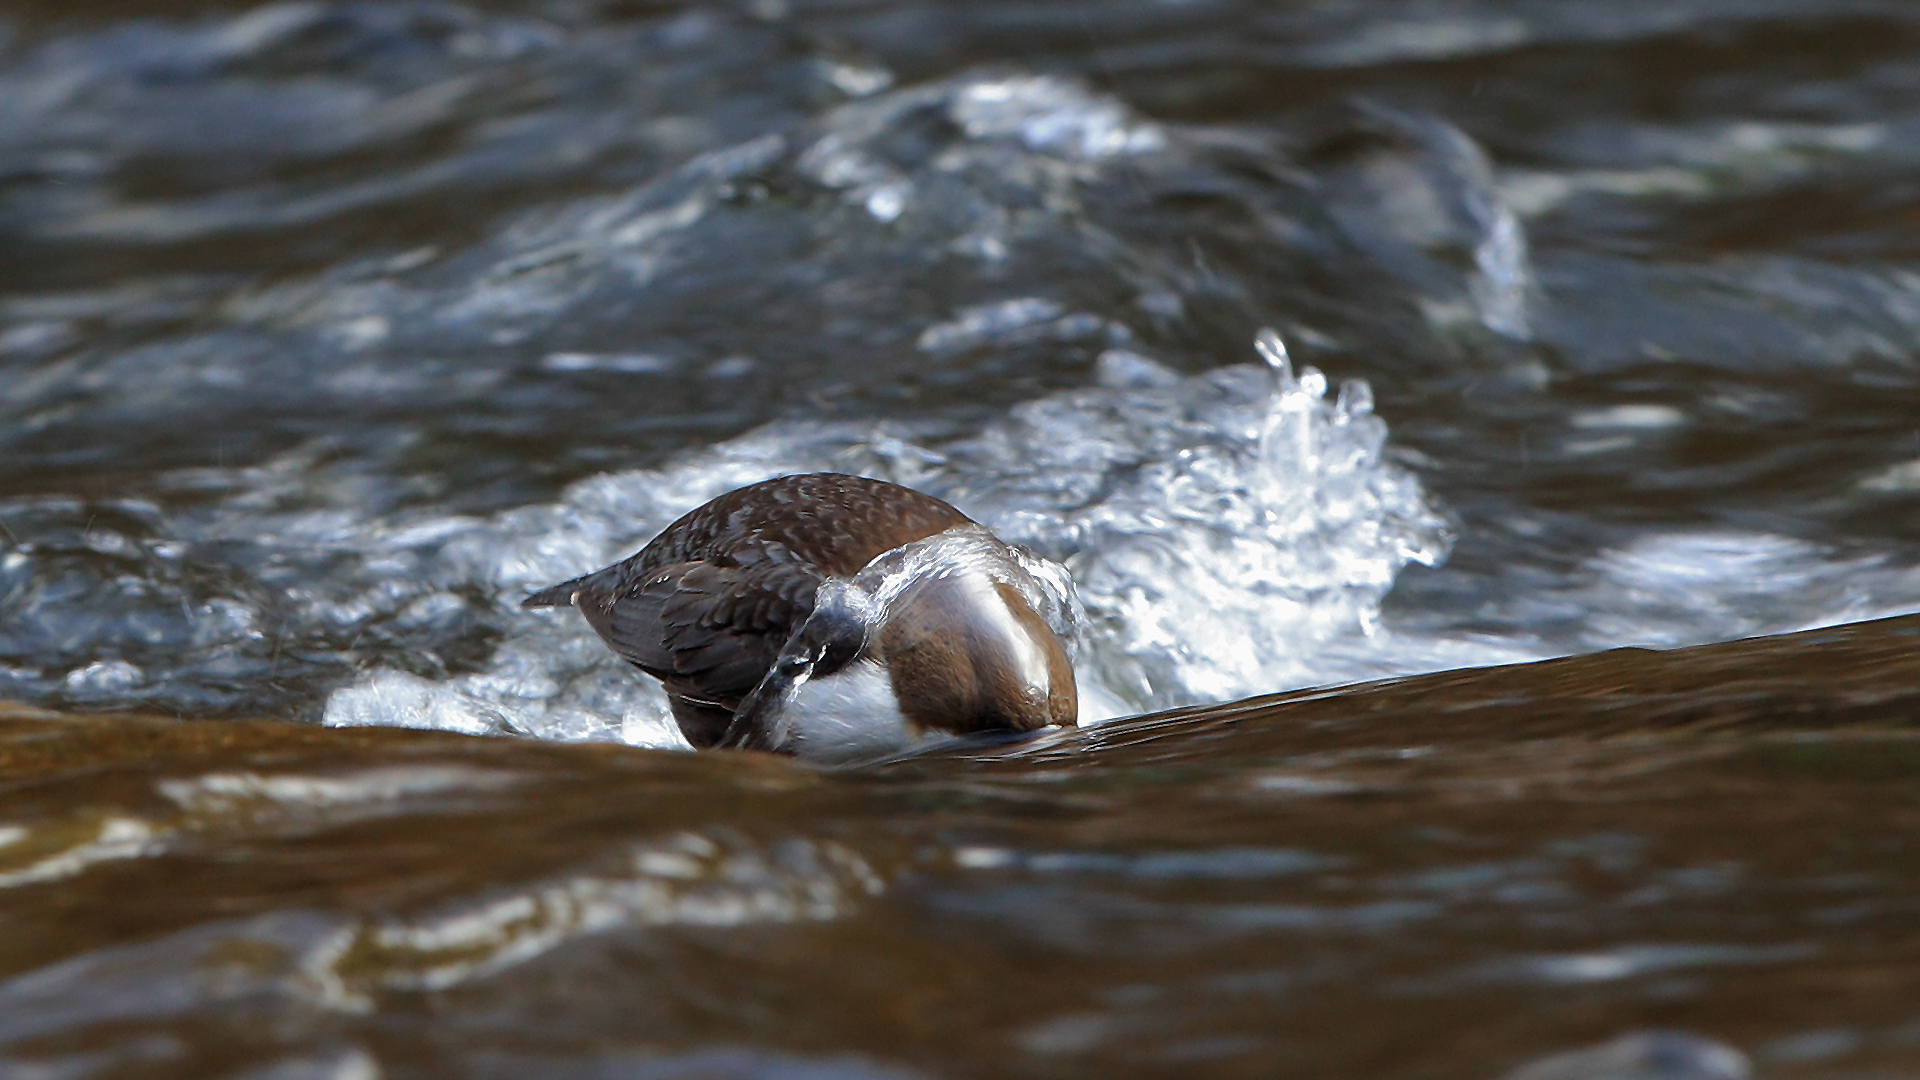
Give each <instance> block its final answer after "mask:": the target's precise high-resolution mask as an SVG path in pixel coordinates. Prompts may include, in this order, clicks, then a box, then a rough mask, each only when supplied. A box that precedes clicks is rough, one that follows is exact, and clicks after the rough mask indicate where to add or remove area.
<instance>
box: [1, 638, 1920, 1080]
mask: <svg viewBox="0 0 1920 1080" xmlns="http://www.w3.org/2000/svg"><path fill="white" fill-rule="evenodd" d="M1916 638H1920V619H1916V618H1903V619H1896V620H1890V621H1884V622H1880V623H1872V624H1861V625H1858V626H1853V627H1846V628H1842V629H1838V630H1832V631H1816V632H1813V633H1810V634H1805V635H1800V636H1798V637H1788V638H1780V639H1766V640H1759V641H1752V642H1737V643H1733V644H1729V645H1722V646H1707V647H1702V648H1697V649H1690V650H1682V651H1678V652H1672V653H1648V652H1643V651H1639V650H1626V651H1620V652H1613V653H1606V654H1600V655H1596V656H1592V657H1582V658H1575V659H1570V660H1563V661H1552V662H1547V663H1542V664H1536V665H1526V666H1520V667H1513V668H1502V669H1490V670H1486V671H1478V672H1466V673H1458V674H1443V675H1435V676H1420V677H1413V678H1409V679H1406V680H1402V681H1397V682H1389V683H1385V684H1380V685H1377V686H1371V687H1363V688H1360V689H1357V690H1351V691H1336V692H1331V693H1328V692H1313V693H1306V694H1295V695H1284V696H1281V697H1278V698H1273V699H1267V700H1262V701H1255V702H1249V703H1245V704H1242V705H1236V706H1231V707H1221V708H1212V709H1202V710H1192V711H1188V712H1185V713H1175V714H1167V715H1163V716H1158V717H1149V718H1143V719H1140V720H1135V721H1128V722H1123V723H1117V724H1114V725H1110V726H1107V727H1104V728H1101V729H1099V730H1097V731H1094V732H1090V733H1087V734H1084V735H1076V736H1069V737H1066V738H1062V739H1057V740H1054V741H1051V742H1049V743H1047V744H1045V745H1016V746H1009V747H1000V748H992V749H987V750H984V751H982V752H979V753H954V754H948V755H941V756H936V757H930V758H926V759H921V760H913V761H907V762H902V763H898V764H895V765H891V766H881V767H876V768H867V769H860V770H855V771H850V772H820V771H816V770H812V769H808V768H806V767H803V766H800V765H797V764H795V763H793V762H790V761H787V760H783V759H778V758H773V757H768V756H761V755H755V754H745V753H716V754H710V755H699V756H696V755H689V754H685V753H678V752H671V751H651V750H635V749H628V748H623V747H612V746H604V745H590V746H564V745H552V744H540V743H533V742H528V741H525V740H506V739H472V738H465V737H461V736H455V735H444V734H438V733H423V732H405V731H399V730H390V729H362V730H353V731H329V730H324V729H316V728H312V727H309V726H304V725H291V724H284V723H272V722H251V721H249V722H214V723H208V722H201V723H193V722H177V721H168V720H160V719H146V718H138V717H128V716H116V717H103V718H94V717H61V716H51V715H38V714H35V713H33V712H32V711H31V710H18V711H16V712H15V713H13V714H10V715H9V717H8V718H7V719H6V720H5V721H4V728H0V731H4V736H3V737H4V742H0V768H4V769H5V773H6V775H7V776H8V777H9V779H8V781H7V784H6V789H5V790H6V801H7V806H8V807H9V821H10V822H13V823H17V826H18V827H23V828H24V829H25V830H26V833H25V835H24V836H23V837H18V838H16V839H14V840H13V842H12V843H11V844H9V845H8V846H7V847H6V848H0V855H3V856H4V862H3V863H0V881H4V882H5V885H6V888H5V889H4V892H0V918H4V920H5V925H6V926H7V928H8V933H7V935H6V938H5V945H4V947H3V950H0V978H4V982H0V1002H3V1003H4V1009H0V1040H4V1041H3V1042H0V1045H4V1047H5V1054H6V1060H7V1062H8V1068H9V1069H11V1070H14V1071H12V1072H9V1073H8V1075H20V1076H42V1075H48V1076H51V1075H61V1076H65V1075H89V1076H93V1075H98V1076H142V1077H160V1076H169V1077H171V1076H181V1077H186V1076H213V1075H235V1074H236V1073H235V1070H240V1069H242V1068H255V1069H259V1068H262V1067H264V1066H265V1065H266V1064H268V1063H279V1066H280V1067H282V1068H285V1069H287V1070H288V1071H285V1072H281V1073H271V1075H300V1076H307V1075H313V1076H320V1075H326V1076H363V1075H393V1076H649V1077H650V1076H806V1077H813V1076H822V1077H825V1076H849V1077H865V1076H899V1075H928V1076H1029V1075H1031V1076H1173V1075H1207V1076H1272V1075H1275V1074H1297V1075H1311V1076H1378V1077H1476V1076H1494V1075H1497V1074H1499V1073H1501V1072H1503V1071H1505V1070H1508V1069H1510V1068H1512V1067H1514V1066H1516V1065H1518V1064H1520V1063H1522V1062H1523V1061H1525V1060H1526V1059H1528V1058H1530V1057H1533V1056H1537V1055H1541V1054H1544V1053H1547V1052H1550V1051H1555V1050H1561V1049H1565V1048H1568V1047H1575V1046H1582V1045H1585V1044H1588V1043H1594V1042H1599V1041H1603V1040H1605V1039H1607V1038H1610V1037H1612V1036H1614V1035H1616V1034H1618V1033H1619V1032H1621V1031H1625V1030H1633V1029H1639V1028H1647V1027H1659V1028H1680V1029H1686V1030H1690V1031H1693V1032H1697V1033H1705V1034H1709V1035H1712V1036H1714V1037H1717V1038H1719V1039H1722V1040H1727V1041H1730V1042H1731V1043H1733V1044H1734V1045H1737V1046H1741V1047H1744V1048H1746V1049H1747V1050H1748V1051H1749V1052H1750V1053H1752V1054H1753V1055H1754V1056H1755V1057H1756V1058H1757V1059H1758V1068H1759V1070H1760V1072H1761V1074H1762V1075H1766V1076H1782V1077H1786V1076H1842V1075H1844V1076H1868V1075H1871V1076H1892V1075H1906V1074H1908V1073H1910V1072H1911V1071H1913V1070H1916V1069H1920V956H1916V955H1915V940H1914V936H1913V934H1912V933H1911V926H1912V924H1913V919H1914V913H1915V906H1916V903H1920V901H1916V899H1915V898H1916V895H1920V893H1917V892H1916V890H1917V889H1920V862H1916V859H1915V847H1914V840H1913V837H1914V835H1915V829H1916V827H1920V800H1917V799H1916V796H1915V794H1914V792H1915V790H1916V789H1915V783H1914V782H1915V778H1916V776H1920V742H1916V741H1915V739H1914V737H1913V736H1914V733H1913V731H1912V717H1913V716H1914V714H1915V708H1916V705H1920V690H1916V685H1920V679H1917V678H1916V675H1920V659H1916V652H1915V649H1914V643H1915V641H1916ZM295 1060H298V1061H304V1062H306V1063H307V1066H303V1067H306V1068H309V1069H310V1071H304V1072H296V1071H292V1070H293V1067H294V1066H293V1061H295ZM374 1063H377V1065H376V1064H374ZM1693 1067H1694V1068H1699V1066H1698V1065H1697V1064H1696V1065H1695V1066H1693ZM355 1069H359V1070H361V1071H354V1070H355ZM34 1070H39V1071H34ZM247 1075H269V1073H266V1072H258V1073H247ZM1576 1075H1619V1074H1612V1073H1601V1072H1592V1071H1589V1072H1584V1073H1576ZM1632 1075H1635V1076H1667V1077H1688V1076H1710V1075H1714V1074H1712V1073H1705V1072H1698V1071H1687V1067H1686V1063H1685V1062H1682V1063H1681V1064H1679V1065H1672V1066H1669V1068H1668V1070H1667V1071H1647V1072H1640V1073H1634V1074H1632Z"/></svg>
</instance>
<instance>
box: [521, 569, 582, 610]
mask: <svg viewBox="0 0 1920 1080" xmlns="http://www.w3.org/2000/svg"><path fill="white" fill-rule="evenodd" d="M592 576H593V575H591V574H588V575H587V577H592ZM587 577H577V578H574V579H573V580H572V581H563V582H561V583H560V584H558V585H549V586H547V587H546V588H544V589H541V590H540V591H539V592H537V593H534V594H533V595H532V596H529V597H527V598H526V599H525V600H522V601H520V606H521V607H523V608H543V607H572V606H573V598H574V597H576V596H578V595H579V594H580V586H582V585H585V584H586V583H587Z"/></svg>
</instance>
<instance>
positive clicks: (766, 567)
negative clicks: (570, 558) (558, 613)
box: [575, 545, 820, 709]
mask: <svg viewBox="0 0 1920 1080" xmlns="http://www.w3.org/2000/svg"><path fill="white" fill-rule="evenodd" d="M819 584H820V578H819V574H818V572H817V571H814V570H813V569H812V568H810V567H808V566H806V565H805V564H803V563H801V562H800V561H799V560H797V559H793V558H792V557H791V556H790V555H789V554H788V553H787V552H785V550H784V549H781V548H779V546H778V545H770V547H769V549H765V550H755V551H752V552H750V553H747V557H746V558H745V559H742V560H732V559H729V560H693V561H690V562H681V563H672V564H669V565H667V566H663V567H660V568H658V569H656V570H653V571H651V572H649V573H646V574H644V575H641V576H639V577H636V578H630V579H629V581H628V583H627V584H625V585H624V586H622V585H621V584H620V582H619V580H618V578H615V577H609V578H607V579H604V581H603V582H602V583H596V582H594V581H593V580H592V579H591V577H589V579H587V580H585V581H584V582H583V583H582V584H581V585H580V586H579V587H578V589H577V599H576V600H575V604H576V606H578V607H579V608H580V610H581V612H582V613H583V614H585V615H586V617H587V622H588V623H589V624H590V625H592V627H593V629H594V631H595V632H596V633H598V634H599V635H600V637H601V639H602V640H604V641H605V642H606V643H607V645H608V646H609V647H611V648H612V649H613V651H614V652H615V653H618V654H619V655H620V656H621V657H623V658H624V659H626V660H627V661H629V662H631V663H632V664H634V665H635V666H637V667H639V668H641V669H642V670H644V671H646V672H647V673H648V674H650V675H653V676H655V677H657V678H659V679H660V680H661V681H662V682H664V683H665V684H666V686H667V689H668V690H669V691H670V692H672V693H675V694H679V695H682V696H684V697H687V698H690V699H693V700H695V701H698V702H702V703H711V704H716V705H720V706H723V707H725V708H728V709H731V708H733V707H734V706H735V705H737V704H738V703H739V701H740V699H741V698H743V697H745V696H746V695H747V694H748V693H749V692H751V691H752V690H753V688H754V687H755V686H756V685H758V684H759V682H760V680H761V678H762V677H763V676H765V675H766V673H767V669H768V668H769V667H770V666H772V664H773V661H774V658H775V657H776V656H777V655H778V654H779V652H780V647H781V646H782V645H784V644H785V643H786V641H787V639H788V638H789V637H791V636H792V634H793V631H794V629H795V628H796V627H797V626H799V625H800V623H801V622H803V621H804V620H805V619H806V616H807V614H808V612H809V611H810V610H811V608H812V606H813V599H814V594H815V592H816V590H817V589H818V588H819Z"/></svg>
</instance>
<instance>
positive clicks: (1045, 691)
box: [523, 473, 1075, 751]
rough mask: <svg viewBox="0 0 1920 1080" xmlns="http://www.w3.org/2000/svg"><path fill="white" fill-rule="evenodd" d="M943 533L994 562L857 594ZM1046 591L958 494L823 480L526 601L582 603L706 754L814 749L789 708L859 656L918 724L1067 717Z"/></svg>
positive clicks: (999, 725) (794, 483)
mask: <svg viewBox="0 0 1920 1080" xmlns="http://www.w3.org/2000/svg"><path fill="white" fill-rule="evenodd" d="M947 536H953V537H959V538H962V539H963V540H964V541H965V542H967V543H971V544H974V545H975V546H976V547H977V546H979V545H987V547H986V548H985V550H986V551H987V552H988V555H989V556H990V557H989V558H987V559H986V560H985V562H984V567H985V568H984V569H982V568H981V567H980V566H977V565H975V563H974V562H970V563H968V564H967V565H966V566H962V567H947V568H939V567H936V568H935V569H934V570H932V571H931V572H929V574H928V575H927V579H926V580H917V579H916V580H914V581H912V582H909V583H907V584H906V585H905V587H904V588H900V589H897V590H894V591H891V592H889V593H888V594H887V597H886V600H885V602H884V603H882V602H880V601H874V603H867V602H866V601H867V600H868V599H869V598H870V594H871V593H872V589H871V587H870V585H869V586H861V587H858V588H855V587H853V586H852V583H853V582H855V580H856V579H860V580H862V581H865V580H867V579H868V578H874V577H875V575H874V574H872V573H869V574H868V575H866V578H862V577H861V575H862V571H863V570H867V569H868V568H869V567H870V566H871V565H872V564H874V560H875V559H876V558H879V557H880V556H882V555H886V554H888V553H890V552H896V551H898V549H901V548H903V547H905V546H907V545H913V544H916V543H917V542H920V541H928V540H935V541H936V542H937V540H938V538H942V537H947ZM996 552H1005V555H1004V556H998V557H997V558H996V557H994V556H995V555H996ZM979 561H980V560H975V562H979ZM823 588H825V589H826V593H825V594H823V592H822V590H823ZM1038 588H1039V586H1038V585H1037V584H1036V583H1035V582H1034V579H1033V578H1032V577H1030V576H1028V575H1027V574H1026V572H1025V571H1024V570H1023V569H1021V568H1020V567H1019V565H1018V563H1017V560H1015V559H1014V558H1013V557H1012V555H1011V552H1010V551H1006V549H1005V546H1004V545H1001V544H1000V543H999V542H998V541H997V540H994V539H993V538H992V537H991V534H989V533H987V532H986V531H985V530H984V529H983V528H982V527H980V526H979V525H976V524H975V523H973V522H972V521H971V520H969V519H968V518H967V517H966V515H964V514H962V513H960V512H959V511H958V510H955V509H954V508H953V507H952V506H949V505H948V504H947V503H945V502H942V501H941V500H939V499H936V498H934V497H932V496H930V495H924V494H921V493H920V492H916V491H912V490H909V489H907V488H903V487H899V486H898V485H894V484H889V483H886V482H884V481H879V480H869V479H865V478H863V477H857V476H847V475H842V474H838V473H814V474H809V475H802V476H785V477H780V478H777V479H774V480H768V481H765V482H763V483H759V484H753V485H751V486H748V487H744V488H741V489H739V490H737V491H732V492H728V493H727V494H725V495H722V496H720V497H719V498H716V499H714V500H713V501H711V502H709V503H707V504H706V505H704V506H702V507H700V508H698V509H696V510H694V511H693V512H691V513H689V514H687V515H686V516H684V517H682V518H681V519H680V520H678V521H676V522H674V523H673V524H672V525H669V526H668V527H667V528H666V529H665V530H664V531H663V532H661V533H660V535H659V536H656V537H655V538H654V539H653V540H652V542H650V543H649V544H647V546H646V547H644V548H642V549H641V550H640V552H639V553H638V554H635V555H633V556H632V557H630V558H628V559H625V560H623V561H621V562H619V563H616V564H614V565H612V566H609V567H607V568H606V569H604V570H600V571H597V572H595V573H592V574H588V575H586V576H584V577H579V578H575V579H573V580H572V581H568V582H564V583H562V584H559V585H555V586H553V587H552V588H548V589H544V590H542V591H540V592H538V593H535V594H534V595H533V596H530V597H528V598H527V599H526V600H525V601H524V605H523V606H526V607H555V606H565V605H572V606H574V607H577V608H579V609H580V611H581V613H582V614H584V615H585V616H586V618H587V622H588V624H589V625H591V626H592V627H593V629H594V631H595V632H596V633H598V634H599V635H600V637H601V639H602V640H604V641H605V642H606V643H607V645H608V646H609V647H610V648H612V649H613V651H614V652H615V653H617V654H618V655H620V656H621V657H623V658H624V659H626V660H628V661H629V662H631V663H633V664H634V665H635V666H637V667H639V668H640V669H641V670H643V671H645V672H647V673H648V674H650V675H652V676H654V677H656V678H658V679H660V680H661V682H662V684H663V685H664V687H665V689H666V690H667V693H668V699H669V701H670V702H671V703H672V706H673V712H674V717H675V719H676V720H677V721H678V722H679V724H680V727H681V730H682V731H683V732H684V733H685V734H686V736H687V738H688V740H689V741H691V742H692V743H693V744H694V745H695V746H698V747H709V746H716V745H722V744H728V745H743V746H759V747H763V748H768V749H786V750H798V751H805V750H807V749H808V748H807V747H804V746H795V745H788V743H790V742H792V741H793V735H792V733H791V731H789V730H788V728H791V727H792V725H791V724H788V725H787V726H786V727H784V728H783V727H782V726H781V723H780V721H781V717H780V712H781V709H782V708H783V707H784V704H783V703H784V702H786V701H787V700H788V699H790V698H791V697H792V696H793V691H794V690H795V689H796V688H798V687H799V686H800V685H801V684H803V683H805V682H807V681H809V680H812V681H815V682H819V681H820V680H825V679H829V678H831V677H833V676H835V675H836V674H838V673H840V672H841V671H843V670H844V669H847V668H848V666H849V665H853V664H856V663H857V662H864V663H869V664H879V665H882V666H884V668H885V669H886V671H887V673H888V679H887V685H888V686H890V688H891V690H892V694H893V697H894V700H895V702H896V703H897V709H898V713H899V714H900V715H901V716H903V717H904V718H905V720H906V722H907V723H908V725H910V726H912V727H914V728H916V729H918V730H920V731H922V732H925V731H944V732H952V733H964V732H974V731H985V730H997V729H1005V730H1015V731H1026V730H1033V729H1035V728H1038V727H1041V726H1044V725H1046V724H1050V723H1052V724H1059V723H1071V722H1072V719H1073V711H1074V708H1075V698H1074V689H1073V675H1072V668H1071V665H1070V664H1069V662H1068V660H1067V654H1066V651H1065V648H1064V646H1063V645H1062V643H1061V641H1060V640H1059V637H1058V635H1057V634H1056V633H1055V631H1054V629H1053V628H1052V627H1050V626H1049V625H1048V624H1047V622H1046V620H1044V619H1043V618H1041V616H1040V615H1039V614H1038V613H1037V612H1036V611H1035V610H1034V608H1033V606H1032V604H1031V603H1030V602H1029V598H1028V597H1029V595H1031V594H1032V590H1036V589H1038ZM1023 590H1026V591H1023ZM823 596H824V599H823ZM876 604H877V605H878V606H875V605H876ZM875 630H878V631H879V632H878V633H873V632H872V631H875ZM776 667H779V668H780V669H781V670H780V672H779V673H778V675H777V676H776V677H774V678H770V677H769V673H770V672H774V671H775V669H776ZM859 670H860V671H862V672H865V671H866V670H867V669H866V668H860V669H859ZM842 711H845V710H844V709H842ZM835 722H836V723H843V724H849V725H852V724H857V723H860V722H862V719H861V718H857V717H839V718H835ZM876 722H877V721H876Z"/></svg>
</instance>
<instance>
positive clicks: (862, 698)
mask: <svg viewBox="0 0 1920 1080" xmlns="http://www.w3.org/2000/svg"><path fill="white" fill-rule="evenodd" d="M779 727H780V728H781V729H782V730H783V731H784V732H785V735H786V740H785V745H784V746H783V747H782V749H787V750H791V751H793V752H794V753H795V754H797V755H799V756H800V757H803V758H806V759H808V760H810V761H850V760H856V759H860V758H873V757H885V756H886V755H888V754H896V753H899V752H901V751H903V750H911V749H913V748H915V747H917V746H921V745H924V744H926V743H930V742H936V741H938V740H939V739H940V738H943V737H945V736H942V735H938V734H936V735H932V736H929V735H926V734H923V733H921V732H919V731H916V730H914V727H913V725H911V724H909V723H907V718H906V717H905V716H903V715H902V714H901V712H900V703H899V702H898V701H897V700H895V699H894V696H893V679H892V678H891V677H890V676H889V675H888V674H887V669H886V667H885V666H884V665H882V664H880V663H878V662H877V661H873V660H865V659H862V660H856V661H854V662H853V663H851V664H848V665H847V666H846V667H844V668H841V669H840V670H839V671H836V672H834V673H833V674H832V675H828V676H826V677H824V678H819V679H809V680H807V681H806V682H804V683H802V684H800V688H799V689H798V690H796V691H794V693H793V696H792V697H790V698H788V699H787V704H786V706H785V708H783V709H782V710H781V713H780V719H779Z"/></svg>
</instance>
